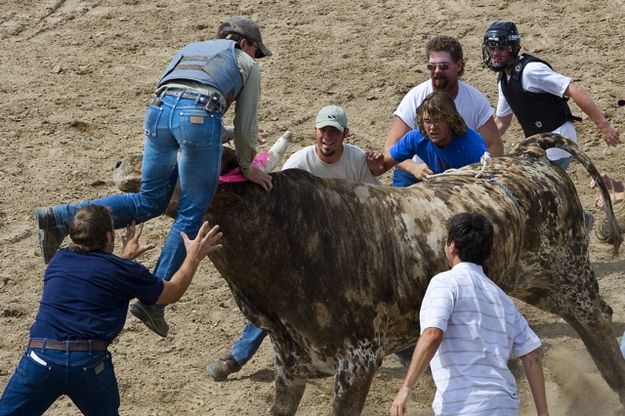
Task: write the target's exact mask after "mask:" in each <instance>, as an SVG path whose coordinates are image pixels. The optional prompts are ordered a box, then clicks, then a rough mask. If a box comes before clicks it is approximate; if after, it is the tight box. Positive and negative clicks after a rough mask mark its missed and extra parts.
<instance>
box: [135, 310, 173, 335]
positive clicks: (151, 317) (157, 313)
mask: <svg viewBox="0 0 625 416" xmlns="http://www.w3.org/2000/svg"><path fill="white" fill-rule="evenodd" d="M130 313H131V314H133V315H134V316H135V317H137V318H139V319H140V320H141V321H142V322H143V323H144V324H145V326H147V327H148V328H150V329H151V330H152V331H153V332H155V333H156V334H158V335H160V336H161V337H163V338H165V337H166V336H167V333H168V332H169V325H167V322H166V321H165V309H164V308H162V307H160V306H157V305H144V304H143V303H141V302H135V304H134V305H132V307H131V308H130Z"/></svg>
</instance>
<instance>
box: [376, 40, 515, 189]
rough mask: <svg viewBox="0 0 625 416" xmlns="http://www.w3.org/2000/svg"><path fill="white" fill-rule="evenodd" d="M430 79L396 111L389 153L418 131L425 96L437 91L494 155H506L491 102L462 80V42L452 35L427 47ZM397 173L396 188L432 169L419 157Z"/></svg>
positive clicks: (394, 177) (404, 99)
mask: <svg viewBox="0 0 625 416" xmlns="http://www.w3.org/2000/svg"><path fill="white" fill-rule="evenodd" d="M425 54H426V58H427V60H428V63H427V66H426V67H427V69H428V71H429V73H430V79H429V80H427V81H425V82H423V83H421V84H419V85H417V86H416V87H414V88H413V89H411V90H410V91H409V92H408V94H406V96H405V97H404V98H403V99H402V101H401V103H400V104H399V106H398V107H397V109H396V110H395V118H394V119H393V124H392V126H391V130H390V132H389V135H388V138H387V139H386V144H385V150H389V149H390V148H391V147H392V146H393V144H395V143H396V142H397V141H398V140H399V139H400V138H401V137H402V136H404V135H405V134H406V133H408V132H409V131H411V130H413V129H415V128H416V127H417V125H416V114H417V108H418V107H419V106H420V105H421V103H422V102H423V100H424V99H425V97H427V96H428V95H429V94H430V93H432V92H434V91H443V92H445V93H447V94H448V95H449V96H450V97H451V98H453V100H454V103H455V104H456V108H457V110H458V112H459V113H460V115H461V116H462V118H463V119H464V121H465V123H466V124H467V126H468V127H469V128H470V129H472V130H475V131H477V132H478V133H479V134H480V135H481V136H482V138H483V139H484V143H485V144H486V147H487V148H488V151H489V152H490V154H491V155H492V156H501V155H502V154H503V143H502V142H501V136H500V135H499V131H498V130H497V125H496V124H495V120H494V118H493V109H492V107H491V106H490V103H489V102H488V99H487V98H486V97H485V96H484V94H482V93H481V92H480V91H479V90H477V89H476V88H475V87H473V86H471V85H469V84H467V83H465V82H463V81H460V79H459V78H460V77H461V76H462V74H463V73H464V64H465V62H464V57H463V52H462V46H461V45H460V42H458V41H457V40H456V39H454V38H452V37H449V36H436V37H434V38H432V39H431V40H430V41H429V42H428V43H427V44H426V45H425ZM398 167H399V168H400V169H397V168H396V169H395V171H394V172H393V186H396V187H403V186H409V185H412V184H414V183H416V182H417V181H418V180H419V179H421V176H422V175H418V176H419V178H416V177H414V176H413V175H411V174H409V173H407V172H409V171H412V172H415V171H419V170H420V171H421V172H422V173H423V175H425V174H426V171H427V170H428V169H429V168H431V167H428V166H427V165H426V164H425V163H424V162H423V161H422V160H421V159H419V158H418V157H416V156H415V158H413V159H412V160H407V161H405V162H402V163H401V164H399V165H398Z"/></svg>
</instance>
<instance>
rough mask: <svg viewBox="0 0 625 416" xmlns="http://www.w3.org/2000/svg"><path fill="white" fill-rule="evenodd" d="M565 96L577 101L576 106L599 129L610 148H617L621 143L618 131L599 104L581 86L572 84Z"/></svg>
mask: <svg viewBox="0 0 625 416" xmlns="http://www.w3.org/2000/svg"><path fill="white" fill-rule="evenodd" d="M564 95H565V96H567V97H570V98H571V99H572V100H573V101H575V104H577V105H578V107H579V108H581V110H582V111H583V112H584V113H586V114H587V115H588V117H590V119H591V120H592V121H593V123H595V124H596V125H597V127H599V130H600V131H601V136H603V140H605V142H606V143H607V144H608V146H616V145H617V144H618V143H619V132H618V130H616V129H615V128H614V126H613V125H612V123H610V122H609V121H608V119H606V118H605V116H604V115H603V113H602V112H601V110H599V107H597V104H595V102H594V101H593V99H592V98H590V96H589V95H588V94H587V93H586V91H584V89H583V88H582V87H581V86H579V85H577V84H575V83H574V82H571V83H570V84H569V86H568V87H567V88H566V90H565V91H564Z"/></svg>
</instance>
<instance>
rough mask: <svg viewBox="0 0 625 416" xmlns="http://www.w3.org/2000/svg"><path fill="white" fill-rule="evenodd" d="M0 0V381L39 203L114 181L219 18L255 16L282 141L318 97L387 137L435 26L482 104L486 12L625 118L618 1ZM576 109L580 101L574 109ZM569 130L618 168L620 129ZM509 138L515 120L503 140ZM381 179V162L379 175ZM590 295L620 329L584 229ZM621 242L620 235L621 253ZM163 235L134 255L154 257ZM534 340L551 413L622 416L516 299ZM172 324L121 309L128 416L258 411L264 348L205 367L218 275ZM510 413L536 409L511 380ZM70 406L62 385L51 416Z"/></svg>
mask: <svg viewBox="0 0 625 416" xmlns="http://www.w3.org/2000/svg"><path fill="white" fill-rule="evenodd" d="M1 3H2V4H1V5H0V40H1V42H0V45H1V46H0V80H1V82H0V95H1V96H2V100H0V120H1V122H0V125H1V129H0V390H3V389H4V387H5V385H6V383H7V381H8V379H9V377H10V375H11V374H12V372H13V369H14V368H15V365H16V364H17V362H18V360H19V358H20V355H21V354H22V352H23V349H24V345H25V342H26V340H27V338H28V330H29V328H30V325H31V323H32V319H33V317H34V314H35V312H36V310H37V307H38V301H39V298H40V295H41V281H42V274H43V271H44V264H43V261H42V260H41V258H40V257H39V255H38V252H37V249H36V236H35V234H36V229H35V224H34V221H33V219H32V210H33V208H34V207H36V206H41V205H50V204H57V203H63V202H75V201H79V200H84V199H92V198H94V197H97V196H103V195H107V194H110V193H114V192H117V190H116V189H115V187H114V185H113V183H112V180H111V171H112V168H113V165H114V163H115V161H116V160H118V158H120V157H121V156H123V155H125V154H127V153H128V152H140V151H141V149H142V140H143V137H142V118H143V114H144V110H145V107H146V105H147V103H148V99H149V96H150V94H151V91H152V90H153V88H154V86H155V83H156V81H157V80H158V77H159V76H160V74H161V71H162V70H163V69H164V67H165V65H166V64H167V62H168V61H169V59H170V58H171V57H172V56H173V54H174V53H175V52H176V50H177V49H178V48H180V47H182V46H183V45H185V44H186V43H188V42H190V41H195V40H199V39H208V38H212V37H213V35H214V33H215V32H216V29H217V26H218V25H219V23H220V21H221V19H222V18H223V17H224V16H227V15H233V14H246V15H250V16H251V17H253V18H254V19H255V20H257V21H259V22H260V24H261V27H262V30H263V36H264V39H265V43H266V44H267V45H268V46H269V47H270V48H271V50H272V51H273V52H274V56H273V57H271V58H268V59H263V60H261V61H260V66H261V72H262V76H263V84H262V86H263V100H262V102H261V107H260V123H261V128H262V129H264V132H265V133H264V137H266V138H267V140H268V144H267V146H269V145H270V144H271V142H272V141H273V140H275V139H276V138H277V137H278V136H279V135H280V134H281V133H282V132H283V131H284V130H286V129H290V130H292V131H293V132H294V135H295V139H294V142H293V145H292V146H291V148H290V149H289V153H290V152H293V151H295V150H297V149H299V148H301V147H303V146H306V145H308V144H311V143H312V132H313V124H312V121H313V118H314V115H315V114H316V112H317V110H318V109H319V108H321V107H322V106H324V105H327V104H337V105H341V106H343V107H344V108H345V109H346V110H347V112H348V116H349V119H350V130H351V135H350V137H349V140H348V141H349V142H351V143H354V144H357V145H359V146H361V147H365V148H370V149H382V146H383V143H384V140H385V138H386V135H387V133H388V129H389V127H390V124H391V120H392V114H393V111H394V109H395V107H396V106H397V104H398V103H399V101H400V99H401V98H402V97H403V95H404V94H405V93H406V92H407V91H408V90H409V89H410V88H411V87H412V86H414V85H416V84H417V83H419V82H421V81H423V80H425V79H426V78H427V75H428V74H427V72H426V71H425V65H424V63H425V61H424V56H423V45H424V42H425V41H426V40H428V39H429V38H430V37H432V36H433V35H436V34H448V35H452V36H455V37H457V38H459V40H460V41H461V42H462V44H463V46H464V48H465V55H466V58H467V66H466V73H465V76H464V79H465V80H466V81H468V82H469V83H471V84H473V85H475V86H477V87H478V88H480V89H481V90H482V91H484V93H485V94H486V95H487V96H488V97H489V99H490V101H491V103H492V104H493V105H494V104H495V100H496V83H495V82H496V81H495V78H496V77H495V75H494V74H493V73H492V72H490V71H488V70H486V69H484V68H483V67H482V65H481V51H480V44H481V38H482V34H483V31H484V29H485V27H486V26H487V25H488V23H489V22H490V21H492V20H494V19H496V18H504V19H510V20H514V21H516V22H517V24H518V25H519V29H520V31H521V32H522V34H523V42H522V43H523V48H524V50H525V51H527V52H530V53H533V54H536V55H538V56H540V57H542V58H544V59H546V60H547V61H549V62H551V63H552V64H553V66H554V68H555V69H556V70H558V71H560V72H562V73H564V74H567V75H569V76H571V77H573V78H574V80H575V81H576V82H578V83H579V84H581V85H582V86H583V87H584V88H585V89H586V90H587V91H588V92H589V93H590V95H591V96H592V97H593V98H594V99H595V100H596V102H597V103H598V105H599V106H600V108H601V109H602V110H603V111H604V112H605V113H606V115H607V116H608V117H609V118H610V119H611V120H612V121H613V122H614V123H615V125H616V126H617V128H619V129H620V130H621V135H622V140H623V141H624V142H625V108H619V107H617V106H616V101H617V98H618V97H623V96H625V85H624V84H623V68H624V67H625V52H624V50H625V30H623V22H624V21H625V2H624V1H623V0H598V1H594V2H587V1H586V0H572V1H547V0H538V1H528V0H522V1H516V2H513V1H506V0H504V1H501V2H487V1H483V0H480V1H469V0H460V1H447V0H442V1H439V2H415V1H409V0H394V1H386V0H382V1H370V0H358V1H353V0H349V1H345V2H336V1H328V0H317V1H315V2H311V1H303V0H289V1H276V0H254V1H252V0H242V1H236V2H235V1H220V2H191V1H182V0H171V1H163V0H157V1H147V0H83V1H81V0H37V1H22V0H3V1H2V2H1ZM573 112H574V113H575V114H578V115H582V113H581V111H580V110H579V109H578V108H577V107H575V106H573ZM583 118H584V120H583V121H582V122H581V123H579V124H578V126H577V129H578V134H579V144H580V146H581V148H582V149H583V150H584V151H585V152H587V153H588V154H589V155H590V156H591V158H592V159H593V161H594V162H595V163H596V164H597V166H598V167H599V169H600V171H601V172H602V173H606V174H609V175H612V176H616V177H621V178H622V177H624V176H625V157H624V156H625V144H622V145H620V146H619V147H618V148H616V149H614V148H608V147H607V146H606V145H605V144H604V143H603V141H602V139H601V137H600V135H599V132H598V130H597V129H596V127H595V126H594V124H593V123H592V122H591V121H590V120H589V119H588V118H587V117H586V116H585V115H584V117H583ZM520 138H521V135H520V129H519V127H518V125H517V124H516V122H515V123H514V124H513V128H512V129H511V130H510V131H509V132H508V133H507V134H506V136H505V137H504V141H505V145H506V149H507V150H510V149H511V148H512V147H513V146H514V145H515V143H517V142H518V140H519V139H520ZM569 172H570V174H571V177H572V178H573V180H574V182H575V184H576V186H577V189H578V192H579V194H580V198H581V200H582V203H583V205H584V207H585V208H586V209H587V210H589V211H591V212H593V213H595V214H596V215H597V217H598V218H599V217H600V216H601V215H602V213H601V212H599V211H598V210H597V209H596V208H594V205H593V200H594V197H595V192H594V191H593V190H590V189H588V186H587V185H588V181H589V178H588V175H587V174H586V172H585V171H584V170H583V168H582V167H581V166H580V165H578V164H574V165H573V166H572V167H571V169H570V170H569ZM385 180H386V181H387V182H388V177H386V178H385ZM169 225H170V220H169V219H166V218H159V219H156V220H153V221H150V222H149V223H148V224H147V225H146V230H145V232H144V235H145V240H146V241H147V242H151V243H155V244H157V245H158V246H160V245H161V244H162V243H163V241H164V237H165V235H166V232H167V230H168V228H169ZM591 243H592V247H591V252H592V259H593V266H594V268H595V271H596V272H597V276H598V278H599V284H600V287H601V291H602V295H603V297H604V298H605V300H606V301H607V302H608V303H609V304H610V305H611V306H612V307H613V309H614V327H615V330H616V331H617V334H622V333H623V330H624V329H625V310H624V307H625V267H624V266H625V261H624V260H623V258H624V257H623V254H621V255H620V256H619V257H618V258H616V259H612V258H611V257H610V247H609V246H607V245H604V244H601V243H599V242H597V240H596V238H595V237H594V236H593V237H592V239H591ZM622 251H623V250H622ZM157 256H158V250H155V251H154V252H152V253H149V254H146V255H145V256H144V257H143V258H142V259H141V261H142V262H144V263H145V264H146V265H148V266H152V265H154V263H155V261H156V258H157ZM521 307H522V310H523V312H524V313H525V314H526V316H527V317H528V320H529V321H530V323H531V325H532V327H533V328H534V329H535V330H536V331H537V332H538V334H539V335H540V336H541V338H542V340H543V342H544V345H545V348H544V352H545V357H544V363H545V368H546V377H547V388H548V400H549V404H550V406H551V414H552V415H591V414H592V415H615V414H619V415H623V414H625V413H624V412H623V410H622V407H621V405H620V404H619V402H618V398H617V395H616V394H615V393H613V392H612V391H611V390H610V389H609V388H608V387H607V384H606V383H605V382H604V381H603V379H602V378H601V377H600V376H599V374H598V370H597V369H596V367H595V366H594V364H593V363H592V361H591V360H590V358H589V355H588V354H587V352H586V350H585V348H584V347H583V345H582V343H581V341H580V339H579V337H578V336H577V334H576V333H575V332H574V331H573V330H572V329H571V327H569V326H568V325H567V324H566V323H565V322H564V321H562V320H561V319H559V318H557V317H555V316H552V315H547V314H545V313H542V312H540V311H538V310H536V309H533V308H531V307H527V306H524V305H521ZM167 317H168V320H169V322H170V324H171V327H172V329H171V333H170V334H171V335H170V336H169V337H168V338H166V339H161V338H159V337H158V336H156V335H154V334H153V333H151V332H149V331H148V330H147V329H146V328H145V327H144V326H143V324H141V323H140V322H138V321H137V320H136V319H134V318H133V317H129V318H128V322H127V325H126V328H125V329H124V331H123V332H122V333H121V335H120V336H119V338H118V339H117V340H116V341H115V343H114V344H113V346H112V348H111V351H112V353H113V359H114V363H115V366H116V372H117V377H118V380H119V385H120V390H121V395H122V402H121V409H120V410H121V413H122V414H125V415H174V414H175V415H233V414H236V415H254V416H256V415H264V414H267V413H268V411H269V408H270V406H271V402H272V400H273V396H274V386H273V369H272V364H273V363H272V354H271V345H270V342H269V341H266V342H265V343H264V344H263V346H262V347H261V349H260V351H259V353H258V354H257V355H256V356H255V357H254V359H253V360H252V361H251V362H250V363H249V364H248V365H247V366H245V367H244V368H243V370H242V371H241V372H239V373H237V374H236V375H235V376H234V377H232V378H231V380H229V381H228V382H224V383H215V382H212V381H211V380H210V379H209V378H208V377H207V376H206V375H205V373H204V367H205V366H206V364H207V363H208V362H210V361H211V360H212V359H213V358H214V357H216V356H218V355H220V354H222V353H223V352H224V351H226V350H227V349H228V348H229V347H230V345H231V343H232V342H233V341H234V340H235V339H236V338H237V337H238V335H239V334H240V331H241V329H242V328H243V323H244V318H243V316H242V315H241V314H240V312H239V310H238V308H237V307H236V305H235V303H234V301H233V298H232V295H231V293H230V291H229V289H228V288H227V285H226V283H225V281H224V280H223V279H222V278H221V277H220V275H219V273H217V271H216V270H215V269H214V267H213V266H212V265H211V263H210V261H205V262H204V263H203V265H202V267H201V270H200V271H199V273H198V275H197V276H196V278H195V280H194V282H193V284H192V286H191V288H190V290H189V292H188V293H187V295H186V296H185V297H184V298H183V300H182V301H181V302H180V303H178V304H177V305H175V306H173V307H171V308H169V309H168V315H167ZM402 377H403V370H402V368H401V367H400V366H399V363H398V362H397V361H396V360H395V358H393V357H388V358H387V359H386V361H385V362H384V365H383V367H382V368H381V370H380V371H379V372H378V375H377V376H376V378H375V380H374V382H373V385H372V387H371V392H370V394H369V397H368V400H367V404H366V407H365V410H364V413H363V414H364V415H370V416H373V415H376V416H377V415H383V414H387V411H388V408H389V406H390V404H391V402H392V400H393V397H394V395H395V393H396V391H397V388H398V386H399V384H400V383H401V380H402ZM520 389H521V393H522V412H521V413H522V415H531V414H535V411H534V409H533V403H532V400H531V396H530V394H529V391H528V387H527V383H526V382H525V381H524V379H523V378H521V379H520ZM432 397H433V384H432V382H431V380H430V379H429V378H428V377H424V378H423V380H422V381H421V382H420V384H419V388H418V394H417V396H416V397H415V398H414V400H413V402H411V407H410V410H409V413H408V414H409V415H430V414H432V412H431V410H430V402H431V400H432ZM331 398H332V383H331V380H330V379H327V380H317V381H313V382H311V383H310V384H309V385H308V388H307V390H306V394H305V396H304V399H303V401H302V403H301V406H300V409H299V412H298V414H300V415H304V416H317V415H320V414H326V413H328V412H329V410H330V404H331ZM47 414H49V415H75V414H78V411H77V409H76V408H75V406H74V405H73V404H72V403H71V402H70V401H68V400H66V399H63V400H60V401H57V403H56V404H55V405H54V406H53V407H52V408H51V409H50V410H49V412H48V413H47Z"/></svg>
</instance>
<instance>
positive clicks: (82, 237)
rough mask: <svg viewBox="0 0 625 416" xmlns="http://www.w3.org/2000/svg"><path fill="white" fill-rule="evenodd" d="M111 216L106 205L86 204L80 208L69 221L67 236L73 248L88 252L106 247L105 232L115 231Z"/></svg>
mask: <svg viewBox="0 0 625 416" xmlns="http://www.w3.org/2000/svg"><path fill="white" fill-rule="evenodd" d="M112 221H113V217H112V216H111V213H110V211H109V208H108V207H105V206H102V205H87V206H86V207H82V208H80V209H79V210H78V211H77V212H76V215H74V218H73V219H72V221H71V222H70V223H69V237H70V238H71V239H72V245H71V246H70V247H71V248H72V249H73V250H76V251H80V252H90V251H98V250H103V249H104V248H105V247H106V233H107V232H108V231H110V232H115V230H114V229H113V225H112V224H113V222H112Z"/></svg>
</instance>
